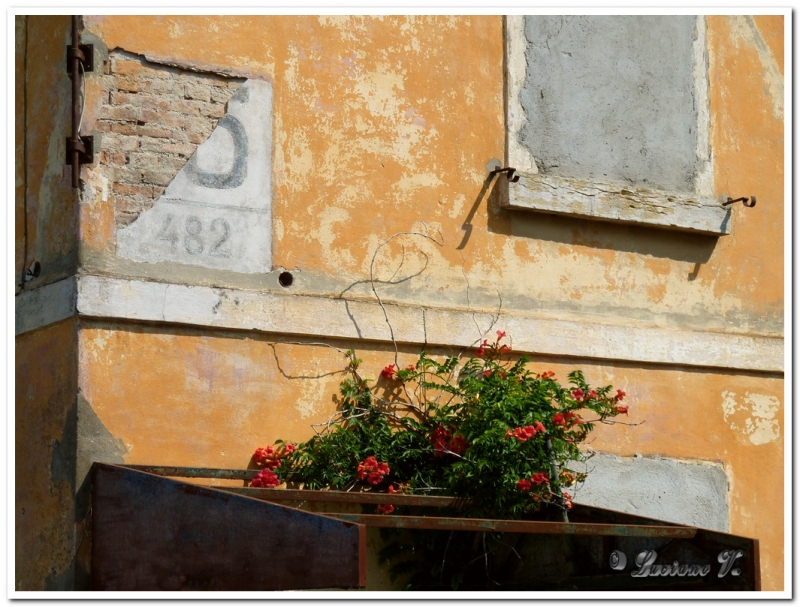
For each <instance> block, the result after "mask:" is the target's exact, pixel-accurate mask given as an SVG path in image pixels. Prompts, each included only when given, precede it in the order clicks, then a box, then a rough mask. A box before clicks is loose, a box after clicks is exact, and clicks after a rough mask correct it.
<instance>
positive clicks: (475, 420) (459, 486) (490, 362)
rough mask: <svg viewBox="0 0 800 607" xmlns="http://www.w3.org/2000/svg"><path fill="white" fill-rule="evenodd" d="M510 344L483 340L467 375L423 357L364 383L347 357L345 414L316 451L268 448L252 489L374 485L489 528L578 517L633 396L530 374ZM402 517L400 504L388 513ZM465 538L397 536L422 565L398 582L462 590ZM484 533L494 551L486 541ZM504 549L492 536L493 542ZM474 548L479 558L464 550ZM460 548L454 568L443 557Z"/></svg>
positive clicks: (575, 375)
mask: <svg viewBox="0 0 800 607" xmlns="http://www.w3.org/2000/svg"><path fill="white" fill-rule="evenodd" d="M507 341H508V339H507V336H506V334H505V333H504V332H503V331H497V338H496V339H495V340H494V342H493V343H489V341H488V340H484V341H483V343H481V344H480V346H479V347H478V348H477V351H476V352H475V354H474V356H473V357H471V358H470V359H468V360H467V361H466V362H465V363H464V364H463V365H461V366H459V358H458V357H456V356H451V357H447V358H445V359H444V360H442V361H437V360H436V359H434V358H432V357H430V356H429V355H428V354H427V353H425V352H422V353H421V354H420V356H419V358H418V360H417V362H416V364H414V365H409V366H408V367H406V368H404V369H399V368H398V366H397V363H395V364H391V365H388V366H386V367H385V368H384V369H383V371H381V373H380V378H379V380H377V381H375V380H371V379H368V378H364V377H362V375H361V373H360V368H361V366H362V361H361V360H360V359H358V358H357V357H356V354H355V352H354V351H352V350H349V351H347V352H345V353H344V354H345V356H346V357H347V361H348V365H347V374H348V377H346V378H345V379H344V380H343V381H342V382H341V385H340V392H341V406H340V407H339V409H338V411H337V412H336V414H335V415H334V416H333V417H332V418H331V419H330V420H329V421H328V422H327V423H325V424H322V426H323V429H322V430H321V431H318V432H317V434H316V436H314V437H312V438H311V439H310V440H308V441H306V442H305V443H300V444H298V445H294V444H291V443H285V442H284V441H278V443H277V446H276V447H267V448H260V449H259V450H257V452H256V454H255V456H254V459H255V461H256V462H257V463H259V464H261V465H263V466H265V468H264V469H265V470H266V472H265V473H264V475H263V478H261V475H260V476H259V477H258V478H257V479H256V480H255V481H254V483H253V486H262V487H272V486H276V485H278V484H279V482H287V481H291V482H302V483H304V486H305V487H306V488H307V489H324V488H330V489H336V490H351V489H353V488H355V487H356V486H357V485H359V484H363V485H365V486H367V487H371V488H372V489H373V490H378V491H386V492H388V493H390V494H393V493H414V494H426V495H450V496H456V497H465V498H469V500H468V502H467V505H466V506H463V507H462V508H461V509H460V510H459V512H458V515H459V516H470V517H479V518H507V519H518V518H523V517H528V516H536V514H537V513H539V514H541V513H542V512H544V511H550V513H551V514H552V513H553V512H554V511H555V512H562V513H563V512H566V511H568V510H569V509H570V508H571V507H572V496H571V495H570V493H569V492H568V491H566V489H568V488H570V487H571V486H573V485H575V484H576V483H580V482H581V481H583V480H584V479H585V477H586V474H585V473H583V472H580V471H578V470H577V469H576V468H577V466H576V464H580V463H582V462H584V461H585V460H587V459H588V458H589V457H591V455H592V453H584V452H582V451H581V449H580V448H579V445H580V444H581V443H582V442H584V441H585V440H586V438H587V436H588V435H589V433H590V432H591V431H592V429H593V428H594V427H595V424H597V423H614V422H613V421H611V420H612V418H614V417H616V416H618V415H621V414H626V415H627V413H628V407H627V406H623V405H621V404H620V402H621V401H622V400H623V398H624V397H625V393H624V392H623V391H622V390H616V392H613V388H612V387H611V386H604V387H601V388H596V389H594V388H592V387H591V386H589V385H588V384H587V383H586V380H585V379H584V376H583V373H582V372H581V371H573V372H572V373H570V374H569V376H568V378H567V379H568V382H569V383H568V386H567V387H564V386H562V385H561V384H560V383H559V382H558V381H557V379H556V377H555V373H553V372H552V371H545V372H542V373H534V372H532V371H530V370H528V368H527V367H528V360H527V359H526V358H525V357H524V356H520V357H518V358H516V359H515V358H514V357H513V356H512V351H511V347H510V346H509V345H508V344H507V343H506V342H507ZM612 392H613V393H612ZM381 394H383V396H381ZM393 511H395V508H394V506H392V505H391V504H387V505H381V506H378V508H377V512H379V513H391V512H393ZM437 514H438V513H437ZM562 516H563V514H562ZM564 518H566V517H564ZM385 534H386V535H387V540H388V539H392V538H390V537H389V536H391V535H392V534H391V532H386V533H385ZM456 535H457V537H456V538H455V539H454V537H453V534H452V533H451V534H449V535H448V534H447V533H444V534H442V533H441V532H439V533H433V534H432V533H430V532H428V533H427V534H420V533H413V532H412V533H411V534H410V535H409V534H405V536H403V535H402V534H398V533H394V536H393V541H387V547H386V548H385V549H384V552H383V555H382V556H383V557H384V558H386V559H394V560H395V561H397V558H398V556H400V555H402V554H403V553H404V552H405V553H406V554H409V552H408V548H409V546H413V547H414V549H413V550H412V552H414V554H415V557H414V558H413V559H411V560H405V561H402V560H401V561H400V562H396V563H395V565H394V568H393V570H392V571H393V573H394V574H396V575H407V576H410V578H409V579H410V582H409V587H410V588H418V589H419V588H435V587H437V584H442V583H445V582H444V580H445V579H446V580H448V581H447V584H449V585H450V587H458V586H459V585H460V584H461V583H462V579H463V576H464V572H465V570H466V569H465V567H466V566H467V565H469V564H470V562H467V561H464V562H461V564H460V565H459V562H460V560H463V559H464V558H465V556H464V555H465V554H466V555H469V554H474V553H475V551H476V549H477V548H476V544H475V543H474V542H475V541H476V540H472V539H469V540H466V539H464V537H463V534H461V535H459V534H456ZM480 535H482V536H483V543H484V544H485V543H486V534H480ZM409 538H410V539H409ZM437 538H438V539H437ZM409 541H410V542H411V543H410V544H409ZM497 541H500V540H498V538H496V537H494V535H490V543H491V542H497ZM453 542H455V544H453ZM464 542H467V543H470V544H471V552H470V551H469V550H466V552H465V549H466V546H461V547H459V548H458V549H455V548H456V544H460V543H464ZM500 543H501V544H502V541H500ZM451 544H453V549H452V550H451V552H450V555H451V556H450V558H449V559H445V558H442V552H444V555H445V556H446V555H447V553H448V549H450V547H451ZM425 555H427V557H426V558H422V560H420V558H421V556H425ZM420 563H427V565H421V564H420ZM445 574H446V575H445ZM437 579H438V580H439V581H438V582H436V580H437Z"/></svg>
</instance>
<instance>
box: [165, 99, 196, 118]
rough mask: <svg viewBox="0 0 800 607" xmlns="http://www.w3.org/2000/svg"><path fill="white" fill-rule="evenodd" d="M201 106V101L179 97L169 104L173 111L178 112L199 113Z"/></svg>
mask: <svg viewBox="0 0 800 607" xmlns="http://www.w3.org/2000/svg"><path fill="white" fill-rule="evenodd" d="M202 107H203V103H202V102H201V101H191V100H186V99H181V100H179V101H173V102H172V103H171V104H170V109H171V110H172V111H173V112H180V113H181V114H194V115H198V114H200V110H201V108H202Z"/></svg>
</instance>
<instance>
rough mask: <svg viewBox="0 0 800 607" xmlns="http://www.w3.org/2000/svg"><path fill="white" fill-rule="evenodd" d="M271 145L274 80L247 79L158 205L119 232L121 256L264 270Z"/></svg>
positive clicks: (268, 246)
mask: <svg viewBox="0 0 800 607" xmlns="http://www.w3.org/2000/svg"><path fill="white" fill-rule="evenodd" d="M271 148H272V85H271V84H270V83H269V82H265V81H261V80H248V81H247V82H245V83H244V84H243V85H242V86H241V88H240V89H239V90H238V91H237V92H236V94H235V95H234V96H233V97H232V98H231V100H230V101H229V102H228V111H227V113H226V114H225V115H224V116H223V117H222V118H220V121H219V123H218V125H217V128H216V129H215V130H214V132H213V133H212V134H211V136H210V137H209V139H208V140H207V141H206V142H205V143H203V144H202V145H201V146H200V147H198V148H197V150H196V152H195V154H194V155H193V156H192V158H190V159H189V162H188V163H187V164H186V165H185V166H184V167H183V168H182V169H181V171H180V172H179V173H178V175H177V176H176V177H175V179H173V180H172V182H171V183H170V184H169V186H168V187H167V189H166V191H165V192H164V194H163V195H162V196H161V198H159V199H158V201H156V203H155V205H154V206H153V207H152V208H151V209H149V210H147V211H145V212H144V213H142V214H141V215H140V216H139V218H138V219H137V220H136V221H134V222H133V223H132V224H131V225H129V226H127V227H126V228H123V229H121V230H119V231H118V232H117V240H118V246H117V251H118V253H119V255H121V256H122V257H127V258H128V259H133V260H135V261H143V262H150V263H154V262H158V261H173V262H177V263H183V264H189V265H198V266H204V267H207V268H215V269H221V270H233V271H235V272H243V273H263V272H269V271H270V270H271V266H272V184H271V179H272V177H271V173H272V162H271Z"/></svg>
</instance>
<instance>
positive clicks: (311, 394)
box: [294, 378, 328, 419]
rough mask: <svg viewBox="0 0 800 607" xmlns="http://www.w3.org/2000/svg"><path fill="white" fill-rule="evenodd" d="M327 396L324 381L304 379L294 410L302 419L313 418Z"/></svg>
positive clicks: (326, 386) (325, 382) (326, 384)
mask: <svg viewBox="0 0 800 607" xmlns="http://www.w3.org/2000/svg"><path fill="white" fill-rule="evenodd" d="M327 395H328V383H327V381H325V379H323V378H320V379H316V378H315V379H304V380H303V389H302V391H301V392H300V398H299V399H297V402H296V403H295V405H294V408H295V409H297V411H298V412H299V413H300V417H301V418H302V419H308V418H309V417H314V416H316V414H317V411H318V410H319V408H320V405H321V404H322V403H323V401H324V400H325V397H326V396H327Z"/></svg>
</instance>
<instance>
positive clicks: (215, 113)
mask: <svg viewBox="0 0 800 607" xmlns="http://www.w3.org/2000/svg"><path fill="white" fill-rule="evenodd" d="M204 105H205V107H204V108H203V111H202V113H203V115H204V116H209V117H211V118H220V117H221V116H222V115H223V114H224V113H225V106H224V105H222V104H221V103H206V104H204Z"/></svg>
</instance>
